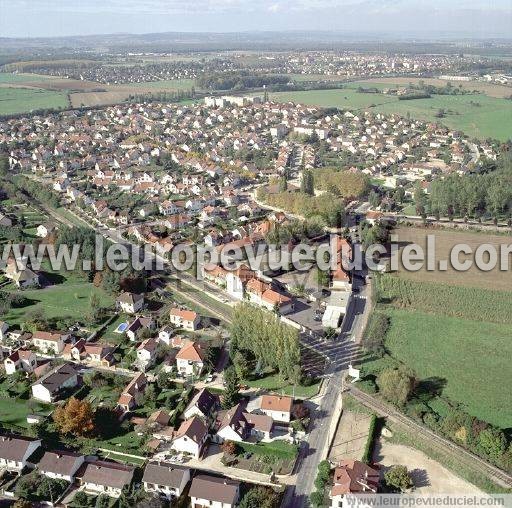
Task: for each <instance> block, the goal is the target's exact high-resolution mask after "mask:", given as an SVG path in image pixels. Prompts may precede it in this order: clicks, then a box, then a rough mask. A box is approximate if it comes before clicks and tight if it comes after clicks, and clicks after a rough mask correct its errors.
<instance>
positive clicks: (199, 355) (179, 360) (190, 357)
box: [176, 341, 205, 376]
mask: <svg viewBox="0 0 512 508" xmlns="http://www.w3.org/2000/svg"><path fill="white" fill-rule="evenodd" d="M204 359H205V351H204V349H203V347H202V346H201V344H199V343H198V342H194V341H190V342H187V343H186V344H185V345H184V346H183V347H182V348H181V349H180V350H179V351H178V354H177V355H176V368H177V370H178V373H179V374H180V375H182V376H192V375H194V376H199V375H200V374H201V372H202V371H203V368H204Z"/></svg>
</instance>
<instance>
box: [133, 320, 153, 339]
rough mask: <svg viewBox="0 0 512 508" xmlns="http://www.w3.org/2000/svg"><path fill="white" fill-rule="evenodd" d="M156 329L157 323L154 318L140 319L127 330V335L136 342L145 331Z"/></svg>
mask: <svg viewBox="0 0 512 508" xmlns="http://www.w3.org/2000/svg"><path fill="white" fill-rule="evenodd" d="M154 328H155V321H154V320H153V318H152V317H142V316H140V317H138V318H136V319H134V320H133V321H132V322H131V323H130V324H129V325H128V327H127V328H126V335H127V336H128V338H129V339H130V340H131V341H132V342H134V341H136V340H137V338H138V337H139V334H140V333H142V331H143V330H146V329H147V330H153V329H154Z"/></svg>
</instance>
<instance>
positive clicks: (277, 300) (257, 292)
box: [245, 278, 294, 314]
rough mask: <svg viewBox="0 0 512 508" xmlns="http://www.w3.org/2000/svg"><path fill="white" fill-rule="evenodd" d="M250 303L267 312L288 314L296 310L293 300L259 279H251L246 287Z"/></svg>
mask: <svg viewBox="0 0 512 508" xmlns="http://www.w3.org/2000/svg"><path fill="white" fill-rule="evenodd" d="M245 291H246V294H247V296H248V298H249V301H250V302H252V303H255V304H256V305H258V306H260V307H264V308H265V309H267V310H271V311H273V310H276V309H277V310H278V311H279V313H280V314H287V313H288V312H291V311H292V310H293V308H294V303H293V298H291V297H289V296H287V295H285V294H283V293H280V292H279V291H276V290H275V289H272V287H271V286H270V284H267V283H266V282H263V281H261V280H259V279H256V278H254V279H251V280H250V281H249V282H247V285H246V287H245Z"/></svg>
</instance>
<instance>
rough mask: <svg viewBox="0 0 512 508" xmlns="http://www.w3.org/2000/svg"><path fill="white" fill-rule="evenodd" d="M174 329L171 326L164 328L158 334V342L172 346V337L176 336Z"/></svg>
mask: <svg viewBox="0 0 512 508" xmlns="http://www.w3.org/2000/svg"><path fill="white" fill-rule="evenodd" d="M174 331H175V330H174V328H173V327H172V326H170V325H168V326H164V327H163V328H162V329H161V330H160V331H159V332H158V340H159V341H160V342H163V343H164V344H165V345H166V346H170V345H171V337H172V336H173V335H174Z"/></svg>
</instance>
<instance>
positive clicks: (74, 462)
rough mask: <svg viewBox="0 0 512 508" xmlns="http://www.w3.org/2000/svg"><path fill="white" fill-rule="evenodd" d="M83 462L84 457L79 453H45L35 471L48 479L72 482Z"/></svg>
mask: <svg viewBox="0 0 512 508" xmlns="http://www.w3.org/2000/svg"><path fill="white" fill-rule="evenodd" d="M84 460H85V457H84V456H83V455H80V454H79V453H74V452H69V451H61V450H58V451H51V452H45V453H44V455H43V457H42V458H41V460H40V461H39V464H38V465H37V469H38V470H39V471H40V472H41V474H44V475H45V476H48V477H49V478H57V479H60V480H66V481H68V482H72V481H74V479H75V473H76V472H77V471H78V469H79V468H80V466H81V465H82V464H83V463H84Z"/></svg>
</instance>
